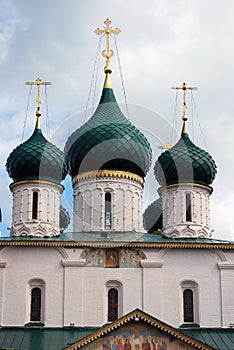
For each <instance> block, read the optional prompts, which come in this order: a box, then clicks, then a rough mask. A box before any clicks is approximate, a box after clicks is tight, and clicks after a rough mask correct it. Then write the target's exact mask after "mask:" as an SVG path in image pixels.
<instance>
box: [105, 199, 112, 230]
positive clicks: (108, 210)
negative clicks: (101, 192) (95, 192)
mask: <svg viewBox="0 0 234 350" xmlns="http://www.w3.org/2000/svg"><path fill="white" fill-rule="evenodd" d="M105 229H106V230H110V229H111V193H110V192H106V193H105Z"/></svg>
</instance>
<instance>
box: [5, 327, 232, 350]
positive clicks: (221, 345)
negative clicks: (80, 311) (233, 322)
mask: <svg viewBox="0 0 234 350" xmlns="http://www.w3.org/2000/svg"><path fill="white" fill-rule="evenodd" d="M96 330H98V328H76V327H74V328H23V327H2V328H0V349H1V350H2V349H3V350H5V349H7V348H13V349H14V350H62V349H63V348H64V347H65V346H67V345H69V344H72V343H74V342H75V341H77V340H79V339H82V338H84V337H86V336H88V335H89V334H91V333H93V332H94V331H96ZM179 331H181V332H183V333H184V334H186V335H188V336H190V337H192V338H194V339H196V340H198V341H201V342H203V343H205V344H207V345H209V346H211V347H213V348H214V349H217V350H234V330H233V329H231V328H228V329H222V328H204V329H203V328H197V329H181V328H179Z"/></svg>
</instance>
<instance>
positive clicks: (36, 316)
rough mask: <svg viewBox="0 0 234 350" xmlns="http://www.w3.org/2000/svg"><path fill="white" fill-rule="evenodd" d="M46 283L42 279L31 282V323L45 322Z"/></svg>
mask: <svg viewBox="0 0 234 350" xmlns="http://www.w3.org/2000/svg"><path fill="white" fill-rule="evenodd" d="M44 294H45V282H44V281H43V280H41V279H32V280H31V281H29V322H41V323H43V320H44Z"/></svg>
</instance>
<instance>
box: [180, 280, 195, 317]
mask: <svg viewBox="0 0 234 350" xmlns="http://www.w3.org/2000/svg"><path fill="white" fill-rule="evenodd" d="M181 292H182V293H181V294H182V322H183V323H196V324H199V305H198V285H197V283H196V282H194V281H184V282H182V284H181Z"/></svg>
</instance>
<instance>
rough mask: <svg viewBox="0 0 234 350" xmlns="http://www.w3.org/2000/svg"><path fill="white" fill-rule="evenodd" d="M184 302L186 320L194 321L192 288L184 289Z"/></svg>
mask: <svg viewBox="0 0 234 350" xmlns="http://www.w3.org/2000/svg"><path fill="white" fill-rule="evenodd" d="M183 302H184V322H194V312H193V291H192V289H185V290H184V292H183Z"/></svg>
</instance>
